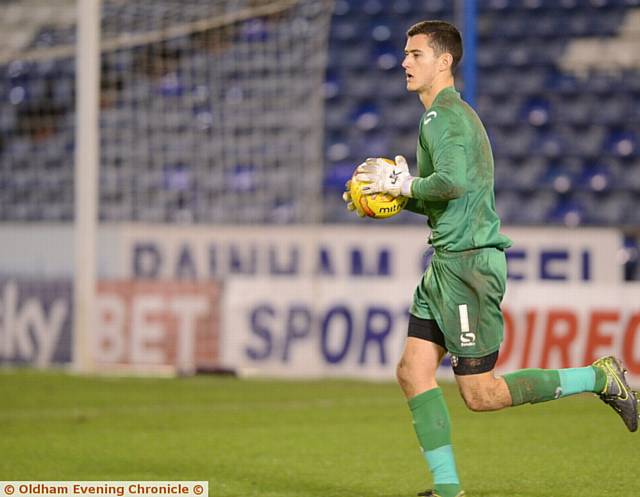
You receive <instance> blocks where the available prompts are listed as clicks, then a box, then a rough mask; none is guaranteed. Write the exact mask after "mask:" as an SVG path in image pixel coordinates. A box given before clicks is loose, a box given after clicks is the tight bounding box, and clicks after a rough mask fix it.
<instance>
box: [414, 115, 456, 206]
mask: <svg viewBox="0 0 640 497" xmlns="http://www.w3.org/2000/svg"><path fill="white" fill-rule="evenodd" d="M463 129H464V126H463V123H462V122H461V120H460V118H459V117H458V116H457V115H455V114H454V113H453V112H451V111H450V110H449V109H446V108H443V107H433V108H432V109H431V110H430V111H429V112H428V113H427V114H426V115H425V119H424V121H423V123H422V126H421V128H420V139H421V140H422V142H423V143H426V144H427V146H428V149H429V151H430V152H431V160H432V162H433V168H434V172H433V173H432V174H431V175H430V176H428V177H426V178H415V179H414V180H413V182H412V184H411V195H412V196H413V198H415V199H418V200H429V201H433V200H452V199H455V198H458V197H461V196H462V195H463V194H464V193H465V191H466V187H467V185H466V183H467V181H466V158H465V150H464V135H463V133H464V131H463Z"/></svg>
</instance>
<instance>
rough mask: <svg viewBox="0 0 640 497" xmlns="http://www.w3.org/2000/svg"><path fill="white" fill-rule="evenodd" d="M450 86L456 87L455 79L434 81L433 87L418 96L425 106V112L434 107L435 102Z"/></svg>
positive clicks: (448, 78) (450, 77)
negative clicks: (439, 94)
mask: <svg viewBox="0 0 640 497" xmlns="http://www.w3.org/2000/svg"><path fill="white" fill-rule="evenodd" d="M449 86H454V82H453V77H452V76H449V77H447V78H443V79H442V80H439V81H434V82H433V85H432V86H431V87H430V88H427V89H426V90H425V91H422V92H420V93H419V94H418V97H419V98H420V102H422V105H423V106H424V108H425V110H429V108H430V107H431V106H432V105H433V101H434V100H435V99H436V97H437V96H438V93H440V92H441V91H442V90H444V89H445V88H448V87H449Z"/></svg>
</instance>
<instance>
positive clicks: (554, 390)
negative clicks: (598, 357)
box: [503, 366, 607, 406]
mask: <svg viewBox="0 0 640 497" xmlns="http://www.w3.org/2000/svg"><path fill="white" fill-rule="evenodd" d="M503 378H504V380H505V381H506V382H507V387H509V392H510V393H511V405H514V406H519V405H521V404H526V403H528V402H530V403H531V404H535V403H538V402H546V401H548V400H555V399H559V398H562V397H568V396H569V395H574V394H577V393H582V392H594V393H600V392H602V390H603V389H604V387H605V385H606V382H607V378H606V375H605V373H604V371H602V369H600V368H596V367H593V366H587V367H584V368H568V369H521V370H520V371H515V372H513V373H508V374H505V375H504V376H503Z"/></svg>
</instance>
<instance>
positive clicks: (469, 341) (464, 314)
mask: <svg viewBox="0 0 640 497" xmlns="http://www.w3.org/2000/svg"><path fill="white" fill-rule="evenodd" d="M458 312H459V315H460V346H462V347H475V345H476V334H475V333H473V332H472V331H470V330H469V311H468V309H467V304H461V305H459V306H458Z"/></svg>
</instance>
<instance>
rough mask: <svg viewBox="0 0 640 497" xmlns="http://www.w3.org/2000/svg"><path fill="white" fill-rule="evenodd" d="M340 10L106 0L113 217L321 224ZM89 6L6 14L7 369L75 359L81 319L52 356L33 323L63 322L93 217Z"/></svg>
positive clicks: (102, 125) (275, 1) (2, 85)
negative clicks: (85, 35) (79, 217)
mask: <svg viewBox="0 0 640 497" xmlns="http://www.w3.org/2000/svg"><path fill="white" fill-rule="evenodd" d="M332 4H333V0H102V5H101V15H100V18H101V19H100V24H101V33H100V38H101V41H100V51H101V59H100V65H101V69H100V110H99V129H100V131H99V142H100V147H99V149H100V161H99V164H100V166H99V188H98V189H99V195H98V197H99V199H98V211H99V219H100V222H103V223H121V222H144V223H150V222H151V223H183V224H194V223H201V224H263V223H280V224H283V223H310V222H316V221H319V220H321V219H322V202H321V194H322V167H323V161H322V140H323V127H324V117H323V94H322V88H323V80H324V69H325V64H326V60H325V59H326V57H327V48H326V45H327V36H328V29H329V22H330V16H331V11H332ZM77 6H78V4H77V2H76V0H56V1H55V2H51V1H50V0H4V1H3V2H1V3H0V29H2V30H3V45H2V47H0V66H1V67H2V71H1V72H0V91H1V92H2V95H3V99H2V100H1V103H0V106H1V108H0V244H1V245H2V247H3V248H2V257H1V258H0V321H1V318H2V316H3V314H2V310H1V309H3V305H4V308H5V309H8V308H9V307H11V308H12V309H13V310H12V313H13V314H11V316H13V317H16V316H18V317H16V318H15V321H16V322H19V323H23V324H24V323H27V324H25V325H24V330H22V329H20V330H19V331H15V329H12V330H8V329H5V330H3V329H1V326H0V335H1V334H2V333H4V335H3V336H4V338H3V339H2V340H0V363H2V362H36V361H39V364H43V365H46V364H47V361H48V360H50V359H51V358H53V360H55V361H57V360H60V361H62V362H64V361H65V360H69V358H70V352H69V353H67V352H65V353H58V352H59V350H58V349H60V350H62V349H64V350H68V349H69V346H68V343H71V339H70V338H69V337H67V336H66V335H71V333H70V332H67V331H64V330H67V329H68V328H69V326H70V325H69V322H70V321H71V315H72V311H71V309H70V308H69V309H67V311H66V312H65V313H64V315H63V314H60V313H59V315H57V316H58V318H57V319H58V321H60V322H61V323H62V324H60V326H59V328H60V330H63V331H59V330H58V331H55V330H54V332H52V333H51V337H54V335H55V337H54V338H55V340H56V341H55V344H53V345H52V344H51V343H48V344H46V346H38V345H37V344H35V342H37V340H38V336H39V335H38V332H37V330H36V331H34V329H33V326H31V325H30V324H29V323H30V322H29V321H28V319H27V318H24V319H22V318H20V312H21V309H23V308H25V306H27V304H28V302H30V301H29V299H30V298H31V299H34V300H35V301H37V302H38V305H39V306H40V310H41V316H40V317H41V318H42V319H40V318H39V317H37V316H36V318H33V319H34V320H35V321H38V319H39V321H38V322H41V323H44V324H43V326H44V325H48V324H51V323H49V321H47V320H48V319H53V318H52V316H53V314H52V313H53V311H54V310H55V309H53V308H54V307H55V303H56V302H57V300H56V299H57V298H58V297H56V296H60V295H63V294H64V295H63V297H60V298H61V299H63V300H65V299H66V300H69V299H70V298H71V297H70V295H71V294H72V292H71V290H70V289H69V288H70V283H69V284H62V283H61V281H63V280H64V281H70V278H71V277H72V275H73V272H74V262H73V259H72V257H73V255H72V254H73V247H74V244H73V220H74V216H75V213H76V211H77V209H83V205H74V182H75V179H76V178H75V177H74V150H75V148H76V144H75V132H76V129H75V127H76V122H77V120H76V118H77V116H76V97H77V95H76V83H75V81H76V79H75V78H76V66H77V62H76V49H77V47H76V39H77V19H76V17H77ZM81 160H82V158H80V163H81ZM80 165H81V164H80ZM101 231H103V230H101ZM105 250H108V249H105ZM75 269H78V268H77V267H76V268H75ZM97 270H98V275H99V276H100V277H110V276H112V273H113V271H114V268H113V267H110V266H109V264H108V261H107V263H105V262H104V261H102V262H99V263H98V268H97ZM52 278H54V279H55V282H54V283H51V284H49V282H48V281H49V280H51V279H52ZM61 285H62V287H64V291H61V290H60V288H61ZM65 285H66V286H65ZM6 288H9V290H6ZM5 290H6V291H5ZM6 295H9V297H6ZM54 297H55V298H54ZM66 300H65V301H66ZM7 302H9V303H10V304H11V305H10V306H9V305H8V304H7ZM69 305H70V307H72V306H71V304H69ZM27 307H28V306H27ZM14 311H15V312H14ZM4 315H5V316H6V315H7V312H5V314H4ZM34 316H35V314H34ZM12 319H13V318H12ZM20 319H22V321H20ZM35 321H34V322H35ZM6 322H8V321H6ZM12 323H13V322H12ZM12 323H10V325H11V326H13V324H15V323H13V324H12ZM10 325H6V327H7V328H8V327H9V326H10ZM29 326H31V328H29ZM51 326H52V328H51V329H52V330H53V328H54V327H53V324H51ZM43 330H44V328H43ZM45 331H46V330H45ZM45 331H43V332H42V336H43V337H44V336H45V335H46V336H49V335H47V334H46V333H48V331H47V332H46V333H45ZM56 333H57V335H56ZM0 338H1V337H0ZM51 339H52V340H53V338H51ZM65 340H66V341H67V342H68V343H67V345H64V342H65ZM31 341H33V343H31ZM29 344H31V345H33V346H31V345H29ZM34 344H35V345H34ZM61 344H62V345H61ZM28 345H29V346H28ZM46 347H49V349H47V348H46ZM56 347H58V348H56ZM42 350H44V351H45V352H46V353H45V352H42ZM39 351H40V352H42V353H41V354H40V355H38V354H39V353H40V352H39ZM47 354H48V355H47ZM56 354H57V355H56ZM56 357H57V359H56ZM47 358H49V359H47Z"/></svg>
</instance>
